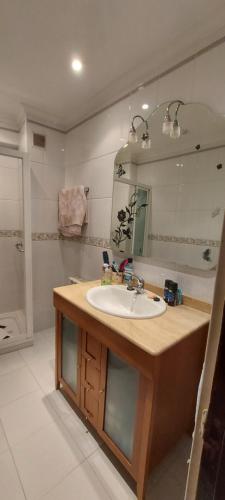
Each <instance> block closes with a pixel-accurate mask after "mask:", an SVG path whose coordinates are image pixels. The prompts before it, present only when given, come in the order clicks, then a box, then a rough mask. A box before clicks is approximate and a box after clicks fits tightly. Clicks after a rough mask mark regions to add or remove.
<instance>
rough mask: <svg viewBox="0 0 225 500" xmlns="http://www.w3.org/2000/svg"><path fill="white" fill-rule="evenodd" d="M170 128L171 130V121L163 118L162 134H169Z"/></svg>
mask: <svg viewBox="0 0 225 500" xmlns="http://www.w3.org/2000/svg"><path fill="white" fill-rule="evenodd" d="M172 130H173V122H171V121H169V120H164V122H163V125H162V133H163V134H164V135H170V133H171V131H172Z"/></svg>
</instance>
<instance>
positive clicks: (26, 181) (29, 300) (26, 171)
mask: <svg viewBox="0 0 225 500" xmlns="http://www.w3.org/2000/svg"><path fill="white" fill-rule="evenodd" d="M0 155H2V156H10V157H13V158H17V159H18V160H21V161H22V172H23V180H22V182H23V226H24V227H23V231H24V285H25V290H24V294H25V296H24V299H25V312H26V340H24V339H23V341H22V344H23V345H25V344H31V343H32V342H33V340H32V339H33V297H32V295H33V294H32V239H31V181H30V159H29V154H28V153H22V152H20V151H19V150H16V149H11V148H6V147H2V146H0Z"/></svg>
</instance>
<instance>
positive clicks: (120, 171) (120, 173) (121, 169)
mask: <svg viewBox="0 0 225 500" xmlns="http://www.w3.org/2000/svg"><path fill="white" fill-rule="evenodd" d="M125 174H126V170H125V169H124V167H123V164H122V163H120V164H119V165H118V168H117V171H116V175H118V177H119V178H120V177H122V175H125Z"/></svg>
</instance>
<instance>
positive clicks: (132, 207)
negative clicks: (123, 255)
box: [112, 191, 148, 248]
mask: <svg viewBox="0 0 225 500" xmlns="http://www.w3.org/2000/svg"><path fill="white" fill-rule="evenodd" d="M147 206H148V203H142V204H141V205H137V192H136V191H135V192H134V193H133V194H132V195H131V197H130V201H129V203H128V206H126V207H125V210H123V209H121V210H119V211H118V213H117V219H118V221H119V224H118V226H117V227H116V229H115V230H114V232H113V234H112V241H113V243H115V245H116V246H117V248H119V246H120V245H121V243H122V242H123V241H126V240H127V239H128V240H131V238H132V235H133V223H134V220H135V218H136V217H138V216H139V214H140V211H141V209H142V208H144V207H147Z"/></svg>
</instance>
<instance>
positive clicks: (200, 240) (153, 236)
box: [148, 234, 220, 247]
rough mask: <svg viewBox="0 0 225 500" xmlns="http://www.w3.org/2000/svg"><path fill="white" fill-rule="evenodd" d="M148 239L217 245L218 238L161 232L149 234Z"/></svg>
mask: <svg viewBox="0 0 225 500" xmlns="http://www.w3.org/2000/svg"><path fill="white" fill-rule="evenodd" d="M148 239H149V240H152V241H163V242H169V243H183V244H185V245H201V246H207V247H219V246H220V241H219V240H207V239H203V238H185V237H183V236H168V235H162V234H149V235H148Z"/></svg>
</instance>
